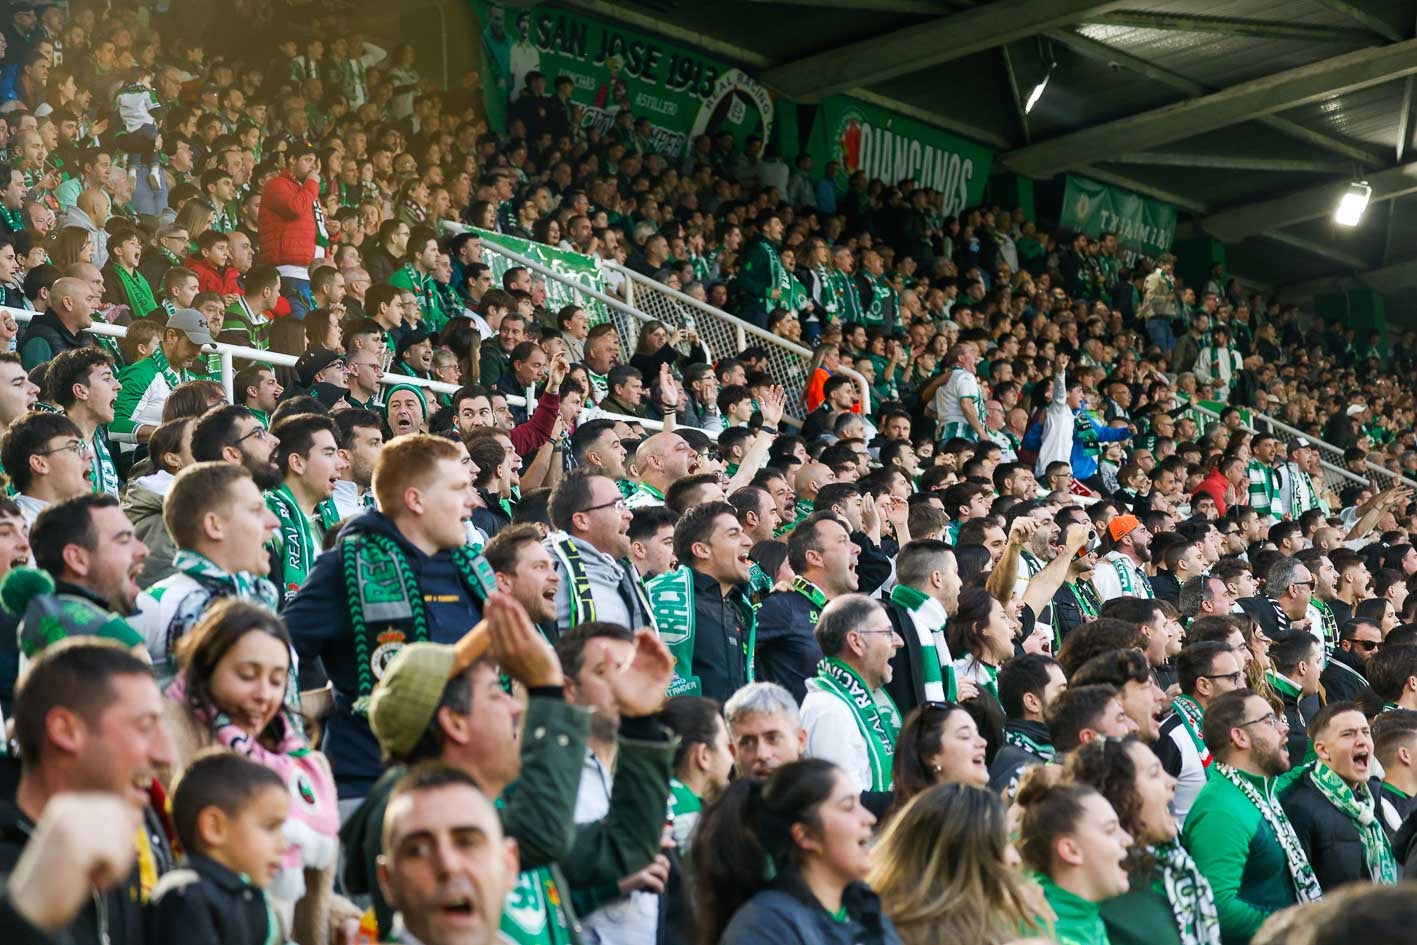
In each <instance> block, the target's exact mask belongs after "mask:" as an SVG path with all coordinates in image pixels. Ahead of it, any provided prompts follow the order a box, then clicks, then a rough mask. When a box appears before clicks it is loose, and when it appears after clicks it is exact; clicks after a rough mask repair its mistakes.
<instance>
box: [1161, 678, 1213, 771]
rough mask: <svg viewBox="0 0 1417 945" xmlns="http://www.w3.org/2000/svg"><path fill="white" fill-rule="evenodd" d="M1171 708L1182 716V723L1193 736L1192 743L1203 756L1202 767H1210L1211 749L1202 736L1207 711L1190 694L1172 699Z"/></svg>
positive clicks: (1188, 733)
mask: <svg viewBox="0 0 1417 945" xmlns="http://www.w3.org/2000/svg"><path fill="white" fill-rule="evenodd" d="M1171 708H1173V709H1175V710H1176V714H1177V715H1178V716H1180V718H1181V725H1182V726H1184V727H1185V729H1186V734H1187V735H1189V736H1191V743H1192V744H1193V745H1195V746H1196V752H1197V753H1198V754H1199V755H1200V756H1201V767H1202V768H1209V767H1210V762H1211V757H1210V749H1209V748H1207V747H1205V739H1203V738H1201V731H1202V726H1203V725H1204V723H1205V712H1204V711H1203V710H1202V709H1201V707H1200V703H1198V702H1196V700H1194V699H1192V698H1191V697H1190V696H1181V697H1180V698H1179V699H1173V700H1172V702H1171Z"/></svg>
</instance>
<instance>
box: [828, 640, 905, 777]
mask: <svg viewBox="0 0 1417 945" xmlns="http://www.w3.org/2000/svg"><path fill="white" fill-rule="evenodd" d="M816 678H817V684H818V685H819V686H821V688H822V691H823V692H829V693H831V694H832V695H834V696H836V697H837V698H838V699H840V700H842V702H844V703H846V707H847V708H848V709H850V710H851V715H852V717H853V718H854V719H855V720H856V728H857V729H858V730H859V731H860V732H861V736H862V737H863V738H864V739H865V740H866V755H867V757H868V759H869V760H870V762H871V788H870V789H871V790H873V791H888V790H890V787H891V764H892V758H894V756H895V740H896V736H898V735H899V734H900V712H899V710H897V709H896V707H895V703H894V702H892V701H891V697H890V696H889V695H887V694H886V693H885V692H884V691H882V692H879V693H873V692H871V690H870V689H867V688H866V684H865V682H863V681H862V679H861V677H860V676H858V675H857V674H856V670H854V669H852V668H851V667H850V666H847V665H846V664H845V663H843V662H842V661H841V660H839V659H836V658H835V657H828V658H827V659H824V660H822V661H821V662H820V663H818V664H817V677H816Z"/></svg>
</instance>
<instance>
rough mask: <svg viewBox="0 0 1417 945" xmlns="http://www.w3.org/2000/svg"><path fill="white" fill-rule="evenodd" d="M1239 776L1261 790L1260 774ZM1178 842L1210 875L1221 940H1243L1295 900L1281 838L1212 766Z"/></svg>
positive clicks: (1241, 944)
mask: <svg viewBox="0 0 1417 945" xmlns="http://www.w3.org/2000/svg"><path fill="white" fill-rule="evenodd" d="M1241 777H1243V778H1245V779H1246V780H1247V781H1249V782H1250V783H1251V784H1253V785H1254V786H1255V789H1256V790H1258V791H1261V792H1263V791H1264V789H1265V779H1264V778H1259V777H1255V776H1253V775H1247V774H1243V773H1242V774H1241ZM1181 842H1182V843H1183V844H1184V845H1185V847H1186V850H1187V851H1189V852H1190V854H1191V857H1192V859H1194V860H1195V861H1196V865H1197V866H1199V867H1200V870H1201V872H1202V873H1204V874H1205V877H1206V879H1208V880H1210V888H1211V889H1212V890H1213V891H1214V892H1215V907H1216V911H1217V912H1218V913H1219V915H1220V938H1221V941H1222V942H1224V943H1225V945H1246V943H1248V942H1249V941H1250V939H1251V937H1253V936H1254V934H1255V932H1256V931H1258V930H1259V927H1260V925H1261V923H1263V922H1264V920H1265V919H1266V918H1268V917H1269V915H1270V913H1273V912H1278V911H1279V910H1280V909H1283V908H1285V907H1286V906H1292V905H1294V902H1295V897H1294V884H1293V881H1292V880H1291V879H1290V877H1289V865H1288V863H1287V862H1286V860H1285V859H1284V848H1283V847H1281V846H1280V845H1279V838H1278V837H1276V836H1275V835H1274V831H1273V830H1272V829H1270V826H1269V824H1267V823H1266V822H1265V820H1264V817H1262V816H1261V815H1260V812H1259V809H1258V808H1256V807H1255V806H1254V805H1253V804H1251V803H1250V802H1249V800H1248V799H1247V798H1246V797H1245V795H1244V794H1242V793H1240V789H1239V788H1237V787H1235V785H1233V784H1231V783H1230V782H1229V781H1226V780H1225V779H1224V778H1221V777H1218V776H1216V774H1215V773H1214V771H1213V770H1212V772H1211V774H1210V780H1208V781H1207V782H1206V785H1205V787H1203V788H1201V791H1200V793H1199V794H1197V795H1196V801H1195V803H1194V804H1193V805H1192V806H1191V812H1190V813H1189V814H1187V815H1186V826H1185V828H1184V829H1183V830H1182V832H1181Z"/></svg>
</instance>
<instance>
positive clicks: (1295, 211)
mask: <svg viewBox="0 0 1417 945" xmlns="http://www.w3.org/2000/svg"><path fill="white" fill-rule="evenodd" d="M1367 181H1368V185H1369V186H1370V187H1372V188H1373V196H1372V198H1371V199H1370V201H1369V203H1370V205H1371V204H1373V203H1381V202H1382V201H1385V200H1396V199H1397V198H1399V197H1405V196H1407V195H1408V194H1413V193H1417V161H1411V162H1408V163H1407V164H1399V165H1397V166H1396V167H1390V168H1388V169H1387V170H1384V171H1378V172H1377V173H1376V174H1369V175H1368V176H1367ZM1347 186H1348V181H1346V180H1338V181H1332V182H1330V183H1326V184H1317V185H1315V186H1313V187H1306V188H1304V189H1302V190H1295V191H1291V192H1289V193H1287V194H1279V195H1278V196H1275V197H1270V198H1269V199H1267V200H1257V201H1255V202H1253V203H1247V204H1240V205H1238V206H1234V207H1227V208H1226V209H1224V210H1219V211H1217V212H1215V213H1212V214H1210V215H1209V216H1206V217H1204V218H1203V219H1202V220H1201V221H1200V222H1201V227H1202V228H1203V229H1205V230H1206V232H1208V233H1210V234H1211V235H1213V236H1215V237H1216V238H1217V239H1222V240H1242V239H1244V238H1245V237H1247V236H1258V235H1260V234H1261V233H1265V232H1267V231H1269V230H1273V229H1274V228H1276V227H1281V226H1291V225H1293V224H1295V223H1303V222H1305V221H1307V220H1318V219H1321V218H1323V217H1326V216H1328V215H1329V214H1331V213H1333V209H1334V207H1336V206H1338V198H1339V197H1341V196H1343V190H1344V188H1345V187H1347Z"/></svg>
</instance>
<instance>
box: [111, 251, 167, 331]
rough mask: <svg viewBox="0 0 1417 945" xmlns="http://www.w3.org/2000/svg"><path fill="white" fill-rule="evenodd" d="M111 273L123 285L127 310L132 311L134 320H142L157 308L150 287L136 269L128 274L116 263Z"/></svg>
mask: <svg viewBox="0 0 1417 945" xmlns="http://www.w3.org/2000/svg"><path fill="white" fill-rule="evenodd" d="M113 271H114V272H116V273H118V281H119V282H121V283H123V294H124V295H125V296H127V298H128V308H130V309H132V311H133V317H134V318H143V317H145V316H146V315H147V314H148V313H149V312H151V311H152V310H153V309H155V308H157V299H155V298H153V290H152V286H150V285H148V280H147V279H144V278H143V275H142V273H140V272H138V270H136V269H134V270H133V271H132V272H129V271H128V270H127V269H125V268H123V266H122V264H121V263H118V262H116V261H115V262H114V263H113Z"/></svg>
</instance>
